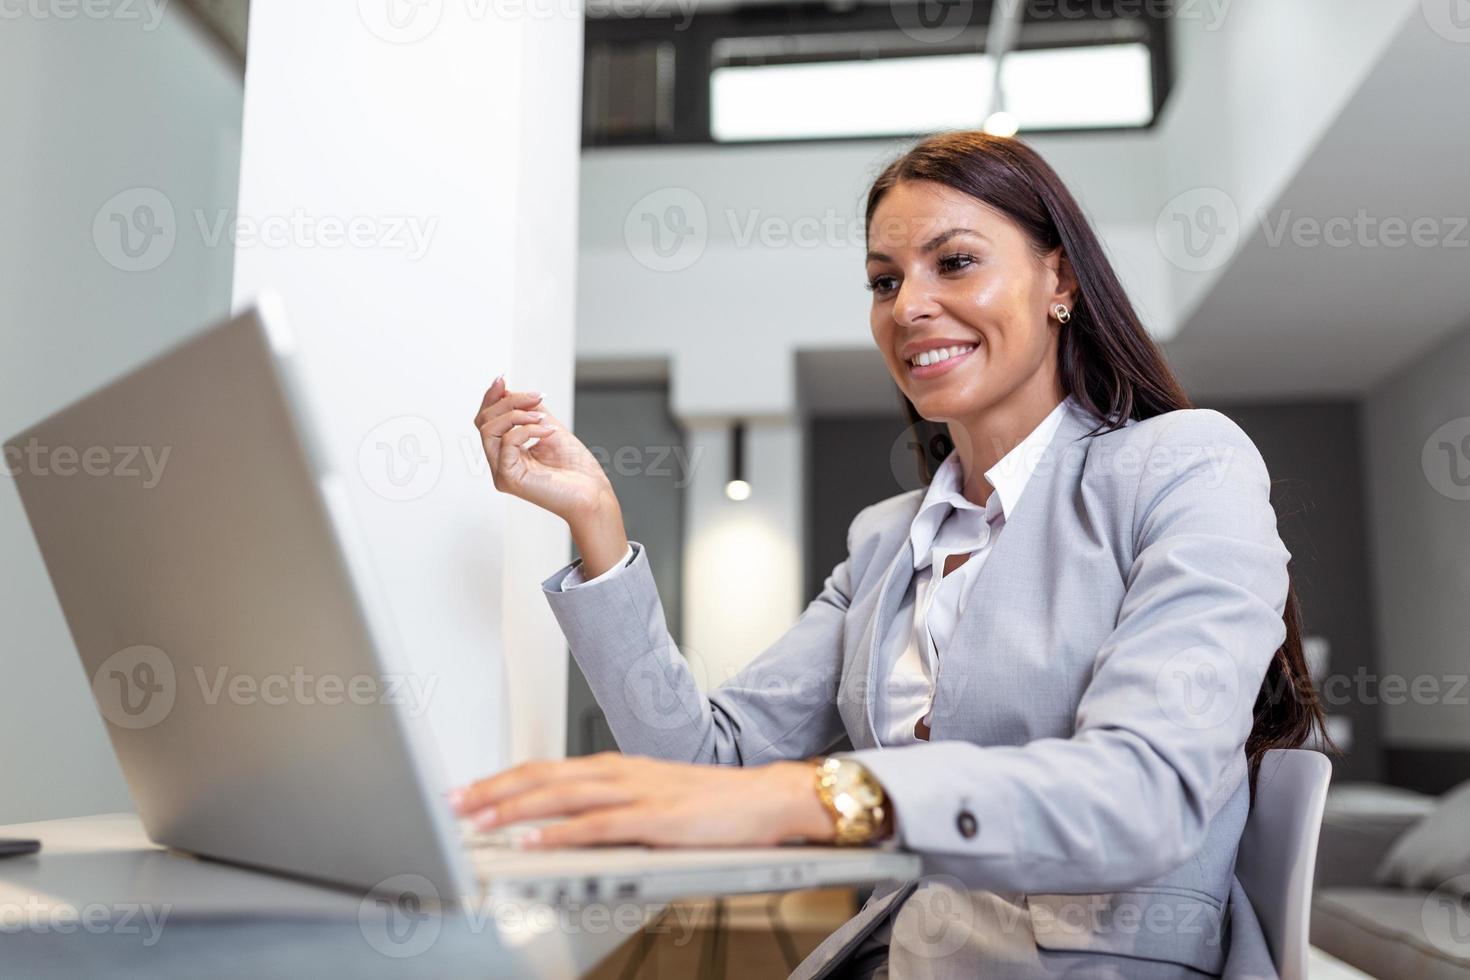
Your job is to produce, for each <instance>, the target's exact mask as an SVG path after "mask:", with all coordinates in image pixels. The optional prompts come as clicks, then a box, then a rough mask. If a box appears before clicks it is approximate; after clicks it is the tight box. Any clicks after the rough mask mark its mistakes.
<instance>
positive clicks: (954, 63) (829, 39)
mask: <svg viewBox="0 0 1470 980" xmlns="http://www.w3.org/2000/svg"><path fill="white" fill-rule="evenodd" d="M650 2H652V0H650ZM909 2H910V0H888V2H887V3H885V4H876V3H857V4H854V5H848V6H843V7H840V8H839V7H832V6H827V5H826V4H808V3H800V2H796V3H790V4H757V5H755V6H747V7H736V8H723V9H717V10H711V11H709V12H701V13H698V14H696V15H694V16H693V17H691V18H690V19H689V20H688V21H687V22H682V23H679V22H675V21H674V20H673V19H672V18H664V19H657V18H652V17H643V18H627V17H622V18H613V17H591V16H589V18H588V21H587V61H586V64H587V71H586V72H585V75H584V78H585V82H586V86H587V88H586V93H585V94H586V98H585V100H584V105H585V107H586V108H585V118H584V126H583V142H584V145H588V146H603V145H613V144H619V143H645V144H646V143H708V142H720V143H744V142H763V141H764V142H769V141H775V140H822V139H854V138H857V139H861V138H888V137H895V136H910V135H918V134H922V133H929V132H934V131H936V130H943V129H958V128H966V129H969V128H979V127H980V126H981V125H982V124H984V123H985V122H986V119H987V117H988V116H989V114H990V113H991V111H992V110H993V109H994V108H995V107H996V100H995V99H994V98H993V92H992V86H993V85H994V83H995V66H994V63H993V60H992V57H991V55H990V54H988V53H987V51H986V47H987V43H988V42H989V41H990V40H991V38H990V36H989V35H988V33H987V26H988V25H990V20H991V16H990V15H991V13H992V10H991V6H992V0H972V3H971V4H969V5H966V6H965V7H963V8H957V9H963V10H965V11H967V17H968V19H967V20H966V21H965V22H964V23H961V24H959V25H958V26H957V27H955V28H954V29H946V30H945V31H944V32H943V34H942V36H939V37H936V36H934V35H933V34H930V33H925V31H924V30H920V29H916V28H915V27H914V24H915V23H918V22H919V21H920V19H921V18H922V17H924V16H928V15H929V14H932V11H929V10H928V6H932V5H933V4H934V3H936V2H939V3H941V4H943V2H944V0H915V2H916V3H918V4H926V5H927V6H925V7H919V6H916V7H914V8H913V9H909V8H908V7H905V6H904V4H906V3H909ZM1145 6H1146V7H1150V6H1151V5H1145ZM1135 8H1136V5H1125V4H1121V3H1120V4H1118V5H1117V8H1116V9H1114V8H1113V5H1112V4H1111V2H1110V0H1096V2H1095V3H1093V4H1092V5H1091V6H1089V7H1086V8H1085V9H1084V8H1083V7H1078V6H1075V5H1073V6H1068V7H1066V10H1067V11H1068V13H1067V16H1065V17H1063V16H1061V14H1060V13H1059V11H1061V10H1062V7H1060V6H1058V5H1057V4H1056V3H1055V0H1048V2H1046V3H1036V2H1034V0H1033V2H1032V3H1031V4H1029V5H1028V7H1027V10H1026V13H1025V15H1024V17H1023V18H1022V20H1021V21H1020V22H1019V26H1018V27H1017V28H1016V29H1015V34H1014V35H1012V36H1011V38H1010V39H1007V40H1002V41H999V42H998V44H999V47H998V48H997V50H1004V51H1005V52H1006V54H1005V56H1004V59H1003V61H1002V65H1001V90H1002V94H1003V95H1004V100H1003V103H1004V105H1003V107H1004V108H1005V110H1006V111H1007V112H1008V113H1009V114H1010V116H1012V117H1014V120H1015V122H1016V123H1017V124H1018V125H1019V128H1020V131H1021V132H1033V133H1034V132H1057V131H1067V130H1097V129H1131V128H1143V127H1148V126H1151V125H1153V122H1154V120H1155V119H1156V118H1157V116H1158V113H1159V110H1160V109H1161V107H1162V106H1163V103H1164V99H1165V98H1166V96H1167V94H1168V85H1169V69H1168V44H1167V27H1168V18H1167V15H1166V14H1153V13H1149V14H1128V13H1127V12H1126V11H1128V10H1130V9H1135ZM590 9H591V8H589V10H590ZM945 9H946V10H948V9H949V8H948V7H946V8H945Z"/></svg>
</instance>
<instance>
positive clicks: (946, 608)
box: [561, 395, 1076, 745]
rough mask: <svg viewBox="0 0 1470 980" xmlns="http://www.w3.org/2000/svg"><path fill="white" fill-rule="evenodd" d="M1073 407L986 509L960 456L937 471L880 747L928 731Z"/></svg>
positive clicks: (1032, 446) (1061, 408)
mask: <svg viewBox="0 0 1470 980" xmlns="http://www.w3.org/2000/svg"><path fill="white" fill-rule="evenodd" d="M1069 404H1071V405H1075V404H1076V400H1075V399H1073V398H1072V397H1071V396H1070V395H1068V396H1067V397H1066V398H1065V399H1063V400H1062V401H1061V402H1059V403H1058V404H1057V406H1056V407H1055V408H1054V409H1052V410H1051V413H1050V414H1048V415H1047V416H1046V418H1044V419H1042V420H1041V422H1040V424H1038V425H1037V426H1036V428H1034V429H1032V430H1031V432H1030V434H1028V435H1027V436H1026V437H1025V438H1024V439H1022V440H1021V441H1020V442H1019V443H1017V444H1016V446H1015V448H1014V449H1012V450H1011V451H1010V452H1008V453H1006V454H1005V455H1004V456H1003V457H1001V458H1000V460H999V461H997V462H996V464H995V465H994V466H992V467H991V468H990V469H988V470H986V471H985V480H986V482H987V483H989V484H990V486H991V487H992V488H994V492H993V493H991V494H990V497H989V499H987V500H986V502H985V504H984V506H981V505H979V504H976V503H974V502H973V501H971V500H969V499H967V498H966V497H965V496H964V493H963V492H962V481H963V478H964V475H963V473H962V472H961V470H960V457H959V454H958V453H954V452H952V453H950V454H949V456H947V457H946V458H945V460H944V462H942V463H940V464H939V468H938V469H937V470H935V472H934V479H933V480H932V481H931V482H930V484H929V488H928V490H927V491H926V492H925V494H924V499H923V501H922V502H921V503H920V504H919V511H918V513H917V514H915V515H914V520H913V523H912V524H911V525H910V527H909V538H910V540H911V541H912V542H913V546H914V575H913V578H912V579H911V580H910V582H909V588H908V591H907V593H905V595H904V598H903V604H902V605H901V606H900V607H899V611H898V614H897V615H895V616H894V617H893V620H892V621H891V622H890V623H889V626H888V632H887V634H886V635H885V636H884V638H883V643H882V647H881V657H882V662H881V664H880V675H879V676H882V677H884V678H885V681H884V684H883V687H882V688H881V690H880V693H879V697H878V702H877V704H876V705H875V706H874V708H875V712H876V718H877V723H878V736H879V738H880V739H881V740H882V744H884V745H904V744H908V743H911V742H916V741H918V738H919V736H918V735H917V734H916V733H915V726H916V725H917V723H918V722H919V721H921V720H922V721H923V722H924V724H925V726H926V727H927V726H928V725H929V715H930V713H931V711H932V709H933V705H934V683H935V677H936V676H937V674H938V671H939V668H940V664H941V662H942V659H943V652H944V649H945V647H946V646H948V644H949V640H950V637H951V636H953V635H954V629H955V624H956V623H958V622H959V619H960V615H961V614H962V613H963V612H964V611H965V603H966V600H967V599H968V598H969V594H970V591H971V587H972V586H973V585H974V583H975V579H976V577H977V576H978V575H979V574H980V569H981V567H983V566H984V564H985V559H986V558H987V557H988V556H989V555H990V551H991V549H992V548H994V547H995V541H996V538H997V536H998V535H999V534H1000V531H1001V528H1003V527H1004V526H1005V522H1006V515H1007V514H1011V513H1014V512H1015V509H1016V504H1017V502H1018V501H1019V500H1020V499H1021V492H1022V491H1023V490H1025V489H1026V484H1027V482H1028V481H1029V480H1030V479H1031V474H1032V473H1034V472H1035V471H1036V466H1037V463H1038V462H1039V460H1040V459H1041V454H1042V452H1043V451H1044V450H1045V449H1046V447H1047V446H1048V445H1049V444H1050V443H1051V440H1052V437H1053V436H1054V435H1055V434H1056V430H1057V426H1059V425H1060V424H1061V421H1062V416H1063V415H1064V414H1065V413H1066V411H1067V409H1068V405H1069ZM964 554H968V555H969V556H970V557H969V559H968V560H966V561H965V563H964V564H963V565H961V566H960V567H958V568H956V569H955V570H954V571H952V572H950V573H949V574H948V575H946V574H944V563H945V559H947V558H949V557H951V556H953V555H964ZM633 556H634V553H633V546H632V545H631V544H629V545H628V550H627V551H626V552H625V553H624V555H623V560H622V561H621V562H619V563H618V564H616V565H614V566H613V567H612V568H609V569H608V570H607V571H605V572H603V573H602V574H601V575H598V576H597V577H595V578H593V579H589V580H583V578H582V564H581V562H578V563H577V564H576V566H575V567H573V568H572V570H571V572H570V573H569V574H568V575H567V576H566V577H565V578H564V579H563V580H562V585H561V588H562V590H563V591H566V590H567V589H574V588H578V587H580V586H583V585H590V584H592V583H593V582H600V581H602V580H603V579H606V578H609V577H611V576H613V575H616V574H618V573H619V572H620V571H622V570H623V569H624V568H626V567H627V565H628V563H629V562H631V561H632V560H633Z"/></svg>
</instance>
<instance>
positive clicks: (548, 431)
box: [546, 425, 561, 435]
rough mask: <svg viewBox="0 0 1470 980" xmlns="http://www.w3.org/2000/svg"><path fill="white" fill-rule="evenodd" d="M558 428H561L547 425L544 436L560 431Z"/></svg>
mask: <svg viewBox="0 0 1470 980" xmlns="http://www.w3.org/2000/svg"><path fill="white" fill-rule="evenodd" d="M560 428H561V426H559V425H548V426H547V427H546V434H547V435H551V434H552V433H553V432H555V431H556V430H557V429H560Z"/></svg>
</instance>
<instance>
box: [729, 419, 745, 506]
mask: <svg viewBox="0 0 1470 980" xmlns="http://www.w3.org/2000/svg"><path fill="white" fill-rule="evenodd" d="M725 496H727V497H729V498H730V499H731V500H746V499H748V498H749V497H750V484H749V483H748V482H746V479H745V423H744V422H736V423H735V424H734V425H732V426H731V427H730V482H728V483H726V484H725Z"/></svg>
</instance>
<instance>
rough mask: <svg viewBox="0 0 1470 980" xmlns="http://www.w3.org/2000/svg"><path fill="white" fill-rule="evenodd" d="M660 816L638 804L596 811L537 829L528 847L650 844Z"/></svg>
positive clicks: (525, 841) (528, 840)
mask: <svg viewBox="0 0 1470 980" xmlns="http://www.w3.org/2000/svg"><path fill="white" fill-rule="evenodd" d="M656 824H657V817H656V815H655V814H653V813H650V812H649V809H648V807H646V806H639V805H637V804H634V805H631V806H615V807H608V808H605V809H600V810H594V811H592V812H591V813H587V814H584V815H582V816H580V817H572V818H571V819H570V820H563V821H561V822H560V823H555V824H550V825H548V826H545V827H540V828H538V829H537V831H536V833H535V834H534V835H533V836H531V837H528V838H526V839H525V840H524V844H525V846H527V847H535V848H543V847H545V848H552V847H589V846H591V845H593V844H643V843H651V842H652V838H653V837H655V836H657V834H658V831H657V830H656V829H655V828H656Z"/></svg>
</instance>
